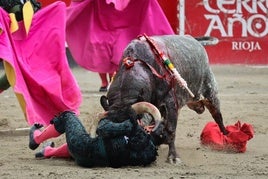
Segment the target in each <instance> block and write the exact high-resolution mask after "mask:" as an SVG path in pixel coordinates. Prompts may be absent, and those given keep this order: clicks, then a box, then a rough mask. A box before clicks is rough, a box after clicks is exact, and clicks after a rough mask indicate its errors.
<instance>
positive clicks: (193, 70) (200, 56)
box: [101, 35, 227, 162]
mask: <svg viewBox="0 0 268 179" xmlns="http://www.w3.org/2000/svg"><path fill="white" fill-rule="evenodd" d="M150 38H151V39H153V41H154V42H155V44H156V45H157V47H158V49H161V51H162V52H163V53H164V54H166V56H168V57H169V59H170V61H171V62H172V63H173V64H174V66H175V67H176V69H177V71H178V72H179V74H180V75H181V76H182V78H183V79H184V80H185V81H186V82H187V84H188V88H189V89H190V90H191V91H192V93H193V94H194V96H195V97H194V98H193V97H191V96H190V95H189V93H188V92H187V91H186V90H185V89H183V88H181V87H180V86H179V85H178V83H177V82H176V80H175V79H174V76H173V75H172V73H169V71H168V70H166V68H164V66H163V63H161V62H159V60H160V59H159V58H158V56H157V55H156V54H155V53H154V51H153V49H152V46H150V44H149V43H148V41H146V40H144V39H143V40H139V39H135V40H133V41H132V42H131V43H130V44H129V45H128V46H127V48H126V49H125V50H124V54H123V57H122V60H121V63H120V65H119V69H118V72H117V73H116V75H115V77H114V79H113V82H112V83H111V86H110V88H109V90H108V93H107V98H106V97H105V96H103V97H102V98H101V103H102V106H103V107H104V109H106V110H108V109H109V110H113V109H118V108H121V107H122V106H125V105H130V104H134V103H136V102H139V101H147V102H150V103H152V104H154V105H155V106H156V107H157V108H158V109H159V110H160V112H161V115H162V117H163V123H162V124H161V125H160V126H159V128H158V129H157V130H156V131H154V132H152V136H153V137H154V138H155V141H156V142H157V143H158V144H159V145H160V144H168V145H169V153H168V160H169V161H170V162H178V161H180V159H179V155H178V154H177V152H176V148H175V134H176V127H177V119H178V115H179V111H180V110H181V108H182V107H183V106H185V105H187V106H188V107H189V108H190V109H192V110H194V111H196V112H197V113H198V114H201V113H203V112H204V110H205V107H206V108H207V109H208V110H209V112H210V113H211V115H212V117H213V118H214V120H215V121H216V122H217V124H218V125H219V127H220V129H221V131H222V132H223V133H224V134H226V133H227V131H226V130H225V127H224V125H223V120H222V114H221V111H220V103H219V99H218V97H217V85H216V81H215V78H214V75H213V73H212V71H211V68H210V66H209V62H208V57H207V53H206V51H205V49H204V47H203V46H202V45H201V43H200V42H199V41H197V40H196V39H195V38H193V37H191V36H177V35H166V36H154V37H150ZM107 99H108V103H105V100H107Z"/></svg>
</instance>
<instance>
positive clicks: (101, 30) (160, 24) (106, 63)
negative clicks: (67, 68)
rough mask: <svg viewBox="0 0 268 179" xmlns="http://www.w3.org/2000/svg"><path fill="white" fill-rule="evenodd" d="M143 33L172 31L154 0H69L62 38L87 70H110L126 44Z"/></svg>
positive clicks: (170, 32)
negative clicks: (70, 0) (64, 35)
mask: <svg viewBox="0 0 268 179" xmlns="http://www.w3.org/2000/svg"><path fill="white" fill-rule="evenodd" d="M144 33H146V34H147V35H164V34H174V32H173V30H172V28H171V26H170V24H169V22H168V20H167V18H166V17H165V15H164V13H163V11H162V9H161V7H160V6H159V4H158V2H157V0H83V1H79V0H73V1H72V2H71V4H70V6H68V7H67V24H66V41H67V44H68V46H69V49H70V51H71V53H72V55H73V57H74V59H75V61H76V62H77V63H78V64H79V65H80V66H82V67H84V68H85V69H87V70H90V71H93V72H100V73H113V72H114V71H116V69H117V67H118V64H119V62H120V60H121V59H120V58H121V56H122V52H123V50H124V48H125V47H126V45H127V44H128V43H129V42H130V41H131V40H132V39H134V38H136V37H137V36H138V35H140V34H144Z"/></svg>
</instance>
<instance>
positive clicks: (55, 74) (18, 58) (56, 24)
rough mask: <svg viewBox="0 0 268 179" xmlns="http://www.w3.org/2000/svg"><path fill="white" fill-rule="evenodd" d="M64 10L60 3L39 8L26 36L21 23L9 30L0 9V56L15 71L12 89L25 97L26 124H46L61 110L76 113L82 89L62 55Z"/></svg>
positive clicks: (8, 23)
mask: <svg viewBox="0 0 268 179" xmlns="http://www.w3.org/2000/svg"><path fill="white" fill-rule="evenodd" d="M65 13H66V7H65V4H64V3H63V2H57V3H54V4H51V5H50V6H47V7H45V8H44V9H41V10H39V11H38V12H37V13H36V14H35V15H34V16H33V21H32V24H31V28H30V31H29V34H28V36H27V35H26V33H25V29H24V26H23V23H21V22H20V23H19V27H20V28H19V30H18V31H16V32H15V33H13V34H11V33H10V30H9V29H10V19H9V15H8V14H7V13H6V12H5V11H4V10H3V9H2V8H0V28H1V30H2V33H0V58H1V59H3V60H5V61H7V62H8V63H9V64H10V65H11V66H12V68H13V69H14V71H15V76H16V83H15V86H14V91H15V92H16V93H19V94H22V95H23V97H24V100H25V102H26V109H25V110H26V117H27V121H28V124H29V125H32V124H33V123H35V122H38V123H41V124H44V125H47V124H49V122H50V120H51V119H52V118H53V117H55V115H58V114H59V113H60V112H63V111H64V110H71V111H73V112H75V113H77V114H78V113H79V110H78V108H79V106H80V103H81V100H82V99H81V92H80V89H79V87H78V84H77V82H76V80H75V78H74V76H73V74H72V73H71V70H70V68H69V65H68V61H67V58H66V54H65V17H66V14H65ZM11 110H12V109H11ZM13 110H15V109H13Z"/></svg>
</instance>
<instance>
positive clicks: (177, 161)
mask: <svg viewBox="0 0 268 179" xmlns="http://www.w3.org/2000/svg"><path fill="white" fill-rule="evenodd" d="M167 162H168V163H170V164H172V165H180V164H182V160H181V159H180V158H179V157H176V158H172V157H169V158H168V159H167Z"/></svg>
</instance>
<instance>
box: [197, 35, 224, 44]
mask: <svg viewBox="0 0 268 179" xmlns="http://www.w3.org/2000/svg"><path fill="white" fill-rule="evenodd" d="M195 39H196V40H197V41H199V42H200V43H201V44H202V45H203V46H207V45H216V44H217V43H218V42H219V39H218V38H216V37H210V36H203V37H195Z"/></svg>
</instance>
